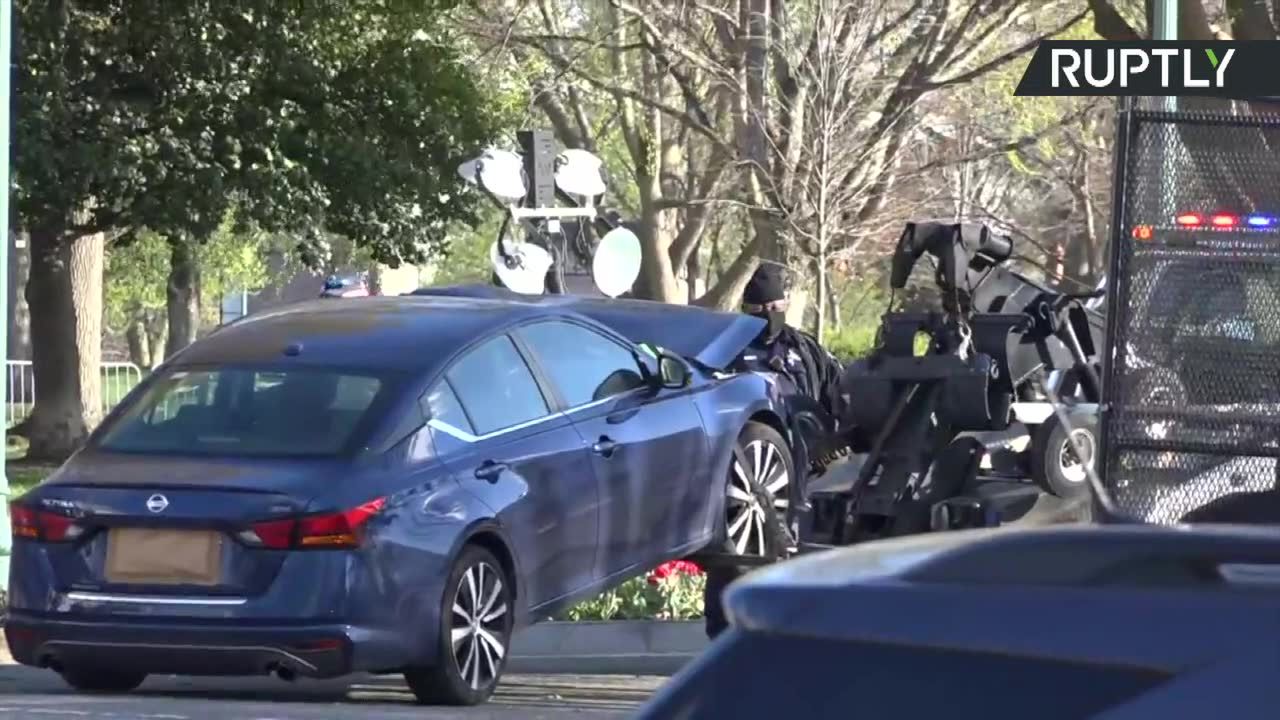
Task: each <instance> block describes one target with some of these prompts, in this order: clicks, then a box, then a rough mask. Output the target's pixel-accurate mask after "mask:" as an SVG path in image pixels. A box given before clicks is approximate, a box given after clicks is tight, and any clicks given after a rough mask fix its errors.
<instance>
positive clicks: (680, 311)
mask: <svg viewBox="0 0 1280 720" xmlns="http://www.w3.org/2000/svg"><path fill="white" fill-rule="evenodd" d="M412 294H413V295H415V296H419V297H453V298H474V299H485V298H488V299H502V300H505V301H509V302H512V303H517V304H520V305H525V306H535V307H541V308H548V309H551V308H555V309H558V310H560V311H562V312H572V313H575V314H577V315H579V316H583V317H587V318H590V319H592V320H594V321H596V322H597V323H599V324H601V325H603V326H605V327H608V328H610V329H612V330H613V331H614V332H616V333H618V334H620V335H622V336H623V337H625V338H627V339H629V340H630V341H631V342H633V343H642V342H651V343H656V344H658V345H661V346H663V347H664V348H667V349H668V350H671V351H672V352H675V353H677V354H679V355H682V356H684V357H686V358H689V359H693V360H697V361H698V362H700V363H702V364H703V365H705V366H707V367H710V368H714V369H717V370H724V369H727V368H728V367H729V366H730V364H731V363H732V362H733V360H734V359H735V358H736V357H737V356H738V355H739V353H741V351H742V350H743V348H745V347H746V346H747V344H748V343H750V342H751V341H752V340H754V339H755V338H756V337H757V336H758V335H759V334H760V331H761V330H762V329H764V325H765V322H764V320H761V319H760V318H757V317H753V316H750V315H744V314H742V313H735V312H723V311H718V310H712V309H710V308H704V307H698V306H694V305H675V304H667V303H662V302H657V301H655V300H638V299H632V298H608V297H603V296H594V295H573V294H565V295H559V294H553V295H521V294H519V293H515V292H512V291H511V290H508V289H506V288H503V287H497V286H494V285H486V284H479V283H477V284H471V285H452V286H444V287H427V288H420V289H418V290H415V291H413V293H412Z"/></svg>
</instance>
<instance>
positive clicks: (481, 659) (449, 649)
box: [405, 545, 514, 705]
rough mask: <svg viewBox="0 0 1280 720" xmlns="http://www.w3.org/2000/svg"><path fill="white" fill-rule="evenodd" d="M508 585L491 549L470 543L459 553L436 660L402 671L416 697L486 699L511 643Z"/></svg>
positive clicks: (440, 701)
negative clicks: (433, 663) (429, 664)
mask: <svg viewBox="0 0 1280 720" xmlns="http://www.w3.org/2000/svg"><path fill="white" fill-rule="evenodd" d="M511 588H512V585H511V580H510V578H508V577H507V575H506V573H505V572H504V571H503V569H502V564H501V563H499V562H498V560H497V558H495V557H494V556H493V553H491V552H489V551H488V550H485V549H484V548H481V547H477V546H474V545H468V546H467V547H466V548H465V549H464V550H463V551H462V553H460V554H459V556H458V560H457V562H455V563H454V567H453V571H452V572H451V573H450V574H449V580H448V583H447V584H446V585H445V592H444V598H443V606H442V608H441V617H440V645H439V648H438V653H439V656H438V658H437V663H436V665H435V666H434V667H430V668H421V669H414V670H409V671H407V672H406V673H405V681H406V682H407V683H408V685H409V689H410V690H412V691H413V694H414V696H415V697H416V698H417V699H418V702H420V703H423V704H428V705H478V704H480V703H482V702H484V701H486V700H488V699H489V696H491V695H492V694H493V691H494V689H495V688H497V686H498V679H499V678H500V677H502V670H503V668H504V667H505V666H506V663H507V656H508V654H509V653H508V651H509V649H510V644H511V628H512V619H513V614H514V605H513V598H514V595H513V594H512V592H511Z"/></svg>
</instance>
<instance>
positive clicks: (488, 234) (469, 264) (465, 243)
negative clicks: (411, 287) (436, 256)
mask: <svg viewBox="0 0 1280 720" xmlns="http://www.w3.org/2000/svg"><path fill="white" fill-rule="evenodd" d="M480 217H481V221H480V222H479V223H478V224H476V225H475V226H474V227H466V226H464V225H463V224H461V223H458V224H456V225H455V226H454V227H452V228H450V231H449V234H448V239H447V240H446V244H445V251H444V253H442V255H441V258H440V260H439V262H438V263H437V265H438V267H437V268H436V272H435V277H434V278H433V280H432V284H433V285H465V284H469V283H483V282H488V281H489V279H490V276H491V275H492V274H493V270H492V267H491V266H490V264H489V246H490V245H492V244H493V242H494V241H495V240H497V239H498V231H499V229H500V228H501V227H502V217H503V213H502V212H501V211H499V210H497V209H493V210H490V211H488V212H485V213H483V214H481V216H480Z"/></svg>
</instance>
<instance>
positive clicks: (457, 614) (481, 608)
mask: <svg viewBox="0 0 1280 720" xmlns="http://www.w3.org/2000/svg"><path fill="white" fill-rule="evenodd" d="M507 612H509V608H508V607H507V602H506V599H505V588H504V586H503V584H502V574H501V573H500V572H499V571H498V570H497V569H496V568H494V567H493V566H491V565H489V564H488V563H484V562H480V563H476V564H474V565H472V566H471V567H469V568H467V570H466V572H464V573H463V574H462V577H461V578H460V579H459V580H458V590H457V592H456V593H455V595H454V598H453V622H452V630H451V632H450V640H451V643H452V648H453V659H454V662H456V663H457V666H458V674H459V675H461V677H462V679H463V681H465V682H466V683H467V684H468V685H470V686H471V689H472V690H480V689H481V688H484V687H487V686H488V685H489V684H491V683H493V682H495V681H496V680H497V677H498V671H499V668H500V667H501V664H502V659H503V657H504V656H505V655H506V652H507V638H506V630H505V628H506V620H505V617H506V614H507Z"/></svg>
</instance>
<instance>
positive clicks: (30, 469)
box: [5, 437, 58, 498]
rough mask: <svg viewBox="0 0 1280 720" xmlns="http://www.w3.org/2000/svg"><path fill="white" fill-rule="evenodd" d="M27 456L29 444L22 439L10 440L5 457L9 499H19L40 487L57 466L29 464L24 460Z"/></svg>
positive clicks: (14, 438)
mask: <svg viewBox="0 0 1280 720" xmlns="http://www.w3.org/2000/svg"><path fill="white" fill-rule="evenodd" d="M26 454H27V442H26V441H25V440H23V439H22V438H16V437H11V438H9V446H8V448H7V452H6V457H5V475H6V476H8V479H9V497H11V498H12V497H17V496H19V495H21V494H22V493H24V492H26V491H28V490H30V489H31V488H33V487H35V486H36V485H39V484H40V482H41V481H42V480H44V479H45V478H47V477H49V475H51V474H52V473H53V471H54V470H57V469H58V467H57V466H56V465H44V464H40V463H28V462H27V461H26V460H24V459H23V458H24V456H26Z"/></svg>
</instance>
